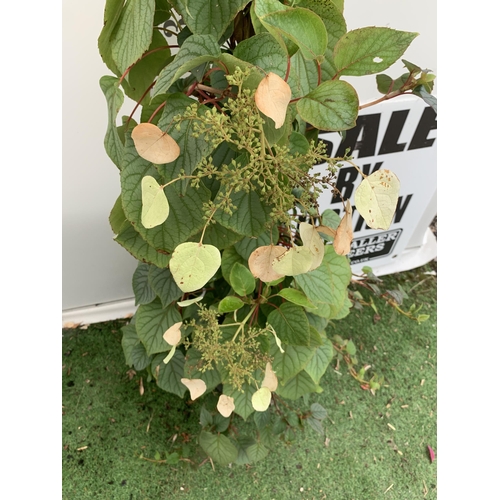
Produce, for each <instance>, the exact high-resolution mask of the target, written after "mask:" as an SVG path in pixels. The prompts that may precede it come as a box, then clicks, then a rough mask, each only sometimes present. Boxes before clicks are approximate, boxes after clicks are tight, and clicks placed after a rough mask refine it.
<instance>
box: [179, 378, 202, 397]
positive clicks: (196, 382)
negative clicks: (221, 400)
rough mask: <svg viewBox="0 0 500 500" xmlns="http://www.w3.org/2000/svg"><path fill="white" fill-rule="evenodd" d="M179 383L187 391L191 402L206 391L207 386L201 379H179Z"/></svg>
mask: <svg viewBox="0 0 500 500" xmlns="http://www.w3.org/2000/svg"><path fill="white" fill-rule="evenodd" d="M181 382H182V383H183V384H184V385H185V386H186V387H187V388H188V389H189V393H190V394H191V399H192V400H193V401H194V400H195V399H196V398H199V397H200V396H201V395H202V394H203V393H204V392H205V391H206V390H207V384H205V382H204V381H203V380H201V378H181Z"/></svg>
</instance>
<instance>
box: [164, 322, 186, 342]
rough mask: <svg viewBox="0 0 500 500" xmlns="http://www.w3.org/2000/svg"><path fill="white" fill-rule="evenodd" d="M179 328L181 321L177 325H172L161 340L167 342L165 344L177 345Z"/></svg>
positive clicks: (179, 337)
mask: <svg viewBox="0 0 500 500" xmlns="http://www.w3.org/2000/svg"><path fill="white" fill-rule="evenodd" d="M181 326H182V321H179V322H178V323H175V324H173V325H172V326H171V327H170V328H169V329H168V330H167V331H166V332H165V333H164V334H163V339H164V340H165V342H167V344H170V345H172V346H174V345H177V344H178V343H179V341H180V340H181Z"/></svg>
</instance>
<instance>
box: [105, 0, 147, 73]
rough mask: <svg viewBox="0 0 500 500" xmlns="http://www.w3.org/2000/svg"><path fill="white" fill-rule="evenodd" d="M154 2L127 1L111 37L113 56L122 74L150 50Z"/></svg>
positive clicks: (144, 0) (143, 0) (141, 0)
mask: <svg viewBox="0 0 500 500" xmlns="http://www.w3.org/2000/svg"><path fill="white" fill-rule="evenodd" d="M154 13H155V1H154V0H127V3H126V4H125V6H124V7H123V11H122V12H121V15H120V19H119V21H118V23H117V25H116V27H115V29H114V30H113V32H112V35H111V37H110V45H111V55H112V57H113V60H114V61H115V62H116V66H117V67H118V69H119V70H120V72H121V73H124V72H125V70H126V69H127V68H128V67H129V66H130V65H131V64H133V63H135V62H136V61H137V60H138V59H139V58H140V57H141V55H142V54H143V53H144V52H145V51H146V50H147V49H148V47H149V45H150V44H151V39H152V37H153V19H154Z"/></svg>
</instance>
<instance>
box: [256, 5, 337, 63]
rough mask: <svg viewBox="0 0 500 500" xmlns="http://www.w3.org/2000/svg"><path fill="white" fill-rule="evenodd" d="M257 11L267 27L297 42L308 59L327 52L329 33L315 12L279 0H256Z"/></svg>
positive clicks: (316, 57)
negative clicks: (285, 4) (287, 4)
mask: <svg viewBox="0 0 500 500" xmlns="http://www.w3.org/2000/svg"><path fill="white" fill-rule="evenodd" d="M255 13H256V14H257V17H258V18H259V20H260V22H261V23H262V24H263V25H264V26H265V27H266V28H268V29H269V28H271V29H272V30H276V31H277V32H278V33H279V34H280V35H281V36H284V37H286V38H288V39H290V40H291V41H292V42H293V43H295V44H296V45H297V46H298V47H299V49H300V50H301V51H302V53H303V55H304V57H305V58H306V59H318V58H319V56H321V55H323V54H324V53H325V50H326V47H327V43H328V34H327V32H326V28H325V25H324V24H323V21H322V20H321V18H320V17H319V16H318V15H317V14H315V13H314V12H312V11H310V10H308V9H304V8H302V7H296V8H293V7H286V6H284V5H283V4H282V3H281V2H279V1H278V0H256V1H255ZM270 32H271V34H273V33H272V31H271V30H270Z"/></svg>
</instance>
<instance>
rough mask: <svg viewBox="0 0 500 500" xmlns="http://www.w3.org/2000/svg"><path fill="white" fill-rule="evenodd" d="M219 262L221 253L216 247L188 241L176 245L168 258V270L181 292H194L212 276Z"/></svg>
mask: <svg viewBox="0 0 500 500" xmlns="http://www.w3.org/2000/svg"><path fill="white" fill-rule="evenodd" d="M220 264H221V255H220V251H219V249H218V248H216V247H214V246H212V245H202V244H200V243H194V242H188V243H181V244H180V245H178V246H177V247H176V249H175V251H174V253H173V254H172V258H171V259H170V271H171V273H172V276H173V278H174V280H175V282H176V283H177V286H178V287H179V288H180V289H181V290H182V291H183V292H194V291H195V290H198V289H200V288H201V287H203V286H204V285H205V284H206V283H207V282H208V281H209V280H210V278H212V276H213V275H214V274H215V273H216V272H217V270H218V269H219V267H220Z"/></svg>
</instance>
